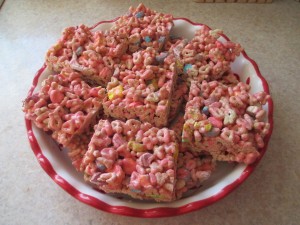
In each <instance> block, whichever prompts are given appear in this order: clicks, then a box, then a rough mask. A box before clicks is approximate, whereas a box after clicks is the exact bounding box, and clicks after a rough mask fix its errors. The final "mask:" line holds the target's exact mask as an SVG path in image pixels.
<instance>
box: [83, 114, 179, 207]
mask: <svg viewBox="0 0 300 225" xmlns="http://www.w3.org/2000/svg"><path fill="white" fill-rule="evenodd" d="M177 157H178V144H177V142H176V137H175V133H174V131H172V130H169V129H167V128H163V129H159V128H156V127H153V126H152V125H151V124H149V123H141V122H140V121H138V120H134V119H130V120H127V121H126V122H123V121H120V120H114V121H112V122H110V121H108V120H100V121H99V123H98V125H97V127H96V128H95V133H94V135H93V137H92V139H91V142H90V144H89V148H88V151H87V152H86V154H85V156H84V158H83V161H82V165H81V169H82V170H83V171H84V173H85V179H86V180H87V181H90V182H91V183H94V184H96V185H97V187H98V188H99V189H101V190H103V191H105V192H107V193H123V194H127V195H130V196H132V197H133V198H138V199H153V200H155V201H158V202H165V201H171V200H173V199H174V197H175V195H174V194H175V193H174V191H175V173H176V162H177Z"/></svg>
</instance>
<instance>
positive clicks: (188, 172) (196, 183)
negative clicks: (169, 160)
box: [175, 148, 216, 199]
mask: <svg viewBox="0 0 300 225" xmlns="http://www.w3.org/2000/svg"><path fill="white" fill-rule="evenodd" d="M215 166H216V163H215V161H214V160H213V158H212V156H211V155H209V154H206V153H204V152H202V153H199V152H192V151H190V150H188V149H184V150H183V149H182V148H181V151H180V153H179V155H178V163H177V173H176V178H177V181H176V185H175V189H176V191H175V192H176V198H177V199H180V198H182V197H183V196H184V194H188V192H193V191H196V190H197V189H198V188H199V187H200V186H201V185H202V184H203V182H204V181H205V180H207V179H208V178H209V177H210V175H211V173H212V172H213V171H214V170H215Z"/></svg>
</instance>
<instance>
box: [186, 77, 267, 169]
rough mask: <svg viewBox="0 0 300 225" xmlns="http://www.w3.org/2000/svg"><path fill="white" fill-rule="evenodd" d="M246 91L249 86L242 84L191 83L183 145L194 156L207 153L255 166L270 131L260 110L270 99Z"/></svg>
mask: <svg viewBox="0 0 300 225" xmlns="http://www.w3.org/2000/svg"><path fill="white" fill-rule="evenodd" d="M249 91H250V86H249V85H247V84H244V83H242V82H239V83H238V84H236V85H233V86H228V85H225V84H222V83H220V82H218V81H211V82H207V81H203V82H202V83H201V84H199V83H197V82H192V84H191V88H190V93H189V101H188V103H187V104H186V108H185V115H184V119H185V124H184V127H183V134H182V141H183V142H184V143H185V145H186V146H189V147H190V148H191V149H192V150H193V151H196V152H201V151H207V152H209V153H210V154H211V155H212V156H213V157H214V158H215V159H216V160H221V161H236V162H241V163H245V164H251V163H253V162H255V160H256V159H257V158H258V157H259V155H260V154H259V148H262V147H263V146H264V142H263V139H264V137H265V136H266V134H267V133H268V131H269V127H270V124H269V123H267V122H264V120H263V115H264V114H265V110H264V109H263V108H262V106H263V105H264V104H265V103H266V101H267V100H268V99H269V98H270V96H269V95H267V94H266V93H265V92H259V93H255V94H251V93H250V92H249Z"/></svg>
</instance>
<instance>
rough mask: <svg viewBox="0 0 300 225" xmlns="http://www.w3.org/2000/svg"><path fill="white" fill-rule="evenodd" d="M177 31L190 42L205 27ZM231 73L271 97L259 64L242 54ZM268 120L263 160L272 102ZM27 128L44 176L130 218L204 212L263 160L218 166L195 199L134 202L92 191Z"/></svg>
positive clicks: (61, 154) (181, 23) (103, 25)
mask: <svg viewBox="0 0 300 225" xmlns="http://www.w3.org/2000/svg"><path fill="white" fill-rule="evenodd" d="M113 21H114V20H112V21H102V22H99V23H97V24H96V25H95V26H93V27H92V28H93V29H107V28H109V27H110V26H111V25H112V24H113ZM174 23H175V27H174V30H173V34H174V35H175V36H183V37H185V38H188V39H191V38H192V37H193V35H194V32H195V31H196V30H197V29H200V28H201V27H203V25H202V24H197V23H193V22H191V21H190V20H188V19H185V18H177V19H175V20H174ZM220 40H221V41H224V42H225V41H227V40H229V39H228V38H227V37H226V36H225V35H223V36H222V37H220ZM232 70H233V72H234V73H236V74H238V75H239V77H240V80H241V81H243V82H247V83H249V84H250V85H251V92H257V91H262V90H264V91H265V92H267V93H269V88H268V84H267V82H266V80H265V79H264V78H263V76H262V75H261V73H260V71H259V69H258V66H257V65H256V63H255V62H254V61H253V60H252V59H250V58H249V57H248V56H247V55H246V53H245V52H244V51H243V52H242V54H241V55H240V56H239V57H237V59H236V60H235V61H234V63H232ZM50 73H51V71H48V70H47V68H46V66H43V67H42V68H41V69H40V70H39V71H38V72H37V74H36V76H35V78H34V80H33V85H32V88H31V89H30V91H29V94H28V95H31V94H32V93H34V92H36V91H37V90H38V89H39V87H40V83H41V81H42V80H43V79H44V78H45V77H47V76H48V75H49V74H50ZM265 109H266V111H267V118H266V119H267V120H268V121H269V123H270V124H271V129H270V132H269V134H268V135H267V137H266V138H265V141H266V145H265V147H264V149H262V150H261V157H262V156H263V155H264V153H265V151H266V148H267V144H268V141H269V138H270V136H271V133H272V129H273V103H272V100H269V101H268V103H267V104H266V105H265ZM26 128H27V132H28V139H29V142H30V144H31V148H32V150H33V152H34V154H35V155H36V158H37V159H38V161H39V163H40V165H41V166H42V168H43V169H44V170H45V172H46V173H47V174H48V175H49V176H50V177H51V178H52V179H53V180H54V181H55V182H56V183H57V184H58V185H59V186H60V187H62V188H63V189H64V190H65V191H67V192H68V193H69V194H71V195H72V196H73V197H75V198H77V199H78V200H80V201H81V202H84V203H86V204H88V205H91V206H93V207H95V208H97V209H100V210H103V211H107V212H111V213H115V214H122V215H127V216H136V217H164V216H175V215H180V214H184V213H187V212H191V211H194V210H198V209H201V208H203V207H205V206H208V205H210V204H212V203H214V202H217V201H218V200H220V199H221V198H223V197H224V196H226V195H227V194H229V193H230V192H231V191H233V190H234V189H235V188H236V187H237V186H238V185H240V184H241V183H242V182H244V180H245V179H246V178H247V177H248V176H249V175H250V174H251V173H252V171H253V169H254V168H255V167H256V165H257V164H258V162H259V161H260V159H258V160H257V162H256V163H254V164H252V165H250V166H246V165H242V164H239V165H234V164H228V163H218V166H217V169H216V171H215V172H214V173H213V174H212V176H211V177H210V179H208V180H207V182H205V183H204V184H203V186H202V187H201V188H200V189H199V190H197V191H196V192H195V193H194V194H193V195H191V196H189V197H186V198H183V199H180V200H177V201H174V202H171V203H153V202H143V201H139V200H133V199H130V198H126V197H125V198H123V197H119V196H113V195H108V194H104V193H101V192H99V191H97V190H95V189H93V188H92V187H91V186H90V185H89V184H87V183H85V182H84V180H83V175H82V174H80V173H78V172H77V171H76V170H75V169H74V168H73V166H72V165H71V162H70V161H69V159H68V157H67V155H66V152H65V151H60V149H59V147H58V146H57V144H56V143H55V142H54V141H53V140H52V139H51V137H50V136H48V135H47V134H45V133H44V132H43V131H41V130H39V129H37V128H36V127H35V126H34V125H32V123H31V121H29V120H26Z"/></svg>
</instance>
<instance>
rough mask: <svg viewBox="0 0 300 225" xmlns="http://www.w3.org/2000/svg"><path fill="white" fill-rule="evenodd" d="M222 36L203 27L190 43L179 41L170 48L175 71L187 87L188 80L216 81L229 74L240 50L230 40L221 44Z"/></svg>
mask: <svg viewBox="0 0 300 225" xmlns="http://www.w3.org/2000/svg"><path fill="white" fill-rule="evenodd" d="M222 33H223V32H222V31H221V30H210V28H208V27H207V26H203V28H202V29H199V30H197V31H196V33H195V36H194V38H193V39H192V40H191V41H190V42H188V41H187V40H185V39H183V40H179V41H177V42H176V43H175V44H174V45H173V46H172V47H171V49H170V50H172V51H173V52H174V55H175V56H176V65H177V68H178V70H179V71H178V72H179V73H180V74H182V77H183V78H185V80H186V81H187V82H188V83H189V84H190V82H191V81H198V82H201V81H202V80H207V81H211V80H217V79H220V78H221V77H222V76H223V75H225V74H226V73H228V72H229V71H230V63H231V62H233V61H234V60H235V58H236V57H237V56H238V55H239V54H240V52H241V51H242V48H241V46H240V45H239V44H236V43H233V42H231V41H225V42H222V41H220V40H219V39H218V38H219V37H220V36H221V35H222Z"/></svg>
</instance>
